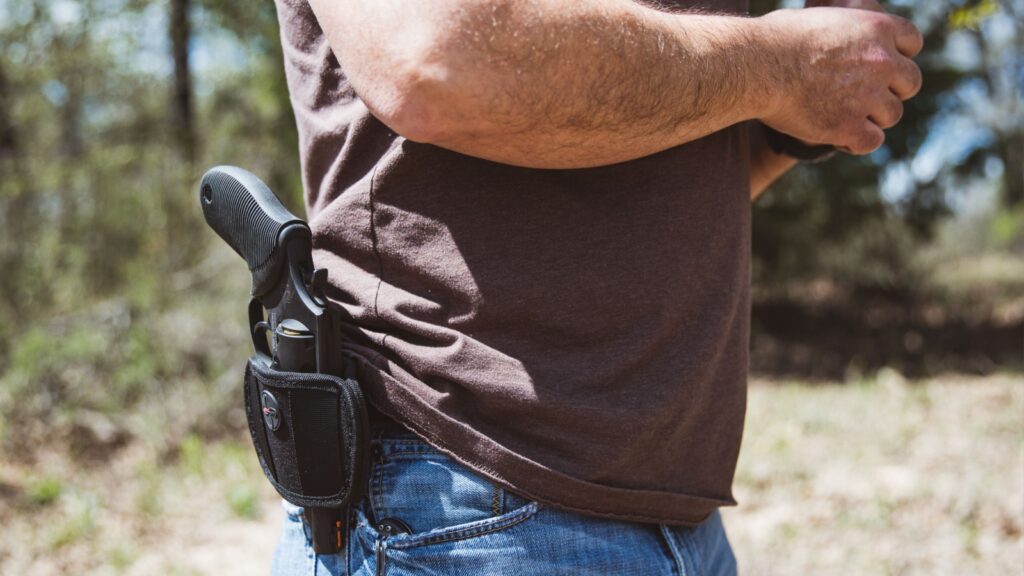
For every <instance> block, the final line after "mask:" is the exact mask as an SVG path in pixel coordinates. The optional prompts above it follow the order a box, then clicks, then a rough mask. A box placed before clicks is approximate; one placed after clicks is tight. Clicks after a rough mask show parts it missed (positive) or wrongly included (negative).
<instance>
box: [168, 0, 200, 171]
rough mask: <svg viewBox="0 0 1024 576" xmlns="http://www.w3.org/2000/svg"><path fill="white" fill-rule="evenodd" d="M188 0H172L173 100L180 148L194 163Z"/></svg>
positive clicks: (190, 27)
mask: <svg viewBox="0 0 1024 576" xmlns="http://www.w3.org/2000/svg"><path fill="white" fill-rule="evenodd" d="M190 7H191V2H190V1H189V0H171V10H170V12H171V14H170V18H169V21H170V37H171V58H172V60H173V62H174V98H173V103H172V114H171V118H172V119H173V123H174V127H175V130H174V132H175V134H176V135H177V141H178V147H179V149H180V152H181V155H182V157H183V158H185V159H186V160H188V162H189V163H190V164H191V163H192V161H193V160H194V159H195V144H196V139H195V126H194V124H193V121H192V71H191V67H190V66H189V43H190V41H191V39H192V26H191V15H190V11H189V9H190Z"/></svg>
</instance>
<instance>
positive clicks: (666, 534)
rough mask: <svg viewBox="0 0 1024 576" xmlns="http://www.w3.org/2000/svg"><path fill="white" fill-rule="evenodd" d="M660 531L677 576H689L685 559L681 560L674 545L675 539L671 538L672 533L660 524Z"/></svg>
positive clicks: (681, 557) (679, 552) (680, 553)
mask: <svg viewBox="0 0 1024 576" xmlns="http://www.w3.org/2000/svg"><path fill="white" fill-rule="evenodd" d="M658 528H659V529H660V530H661V536H662V537H663V538H664V539H665V543H666V544H668V550H669V552H671V554H672V559H673V560H674V561H675V563H676V569H677V570H678V571H679V576H691V575H690V573H689V572H690V571H689V568H687V566H686V559H685V558H683V554H682V552H681V551H680V550H679V547H678V546H677V545H676V539H675V538H673V537H672V531H671V530H670V529H669V527H668V526H665V525H664V524H661V525H659V526H658Z"/></svg>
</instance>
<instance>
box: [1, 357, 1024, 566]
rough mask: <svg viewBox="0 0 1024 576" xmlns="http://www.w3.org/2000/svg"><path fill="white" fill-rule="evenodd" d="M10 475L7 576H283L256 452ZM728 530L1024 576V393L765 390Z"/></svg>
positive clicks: (132, 458)
mask: <svg viewBox="0 0 1024 576" xmlns="http://www.w3.org/2000/svg"><path fill="white" fill-rule="evenodd" d="M153 453H154V450H153V448H152V447H150V446H147V445H146V444H145V443H144V442H142V441H138V442H136V443H134V444H133V445H131V446H129V447H127V448H125V449H123V450H121V451H120V452H118V454H117V456H116V457H115V458H114V459H113V460H110V461H108V462H106V463H105V464H103V465H100V466H93V467H85V468H82V467H78V468H74V467H73V466H72V464H71V463H70V461H69V460H67V459H66V458H65V457H63V456H60V455H58V454H54V455H52V456H48V455H42V456H41V458H40V459H39V460H38V461H37V463H36V464H34V465H32V466H31V467H26V466H24V465H21V466H19V467H17V468H15V467H13V466H12V465H10V464H3V463H0V482H2V484H0V488H2V490H3V491H2V493H0V522H2V526H3V529H2V530H3V538H0V574H12V575H13V574H19V575H20V574H25V575H49V574H53V575H58V574H61V575H64V574H110V575H116V574H125V575H147V576H148V575H153V574H168V575H190V574H204V575H205V574H209V575H214V574H216V575H228V576H230V575H236V574H237V575H242V574H266V573H267V572H268V570H269V560H270V557H271V554H272V548H273V545H274V542H275V539H276V536H277V528H278V525H279V522H280V521H281V512H280V509H279V507H278V505H277V499H276V498H275V497H274V494H273V493H272V491H271V489H270V488H269V486H268V485H267V483H266V482H265V481H264V480H263V478H262V476H261V475H260V473H259V471H258V469H257V467H256V463H255V457H254V456H253V455H252V454H251V452H250V448H249V446H248V445H247V444H246V443H245V442H244V438H239V439H237V440H236V439H227V440H220V441H218V442H215V443H212V444H203V443H202V442H200V441H199V440H198V439H195V438H190V439H187V440H186V441H185V442H184V443H183V445H182V449H181V450H180V452H178V453H177V455H176V456H175V457H174V458H171V459H168V461H166V462H162V463H157V462H153V461H152V454H153ZM736 496H737V499H738V500H739V501H740V506H739V507H738V508H734V509H729V510H727V511H726V512H725V518H726V523H727V528H728V530H729V534H730V537H731V539H732V541H733V544H734V546H735V548H736V551H737V555H738V556H739V559H740V564H741V573H742V574H747V575H771V574H779V575H810V574H826V575H832V574H837V575H845V574H849V575H874V574H883V575H885V574H907V575H910V574H922V575H923V574H927V575H943V574H949V575H988V574H992V575H1007V574H1021V573H1022V570H1024V536H1022V525H1024V379H1022V378H1021V377H1019V376H997V377H989V378H985V379H974V378H964V377H945V378H942V379H938V380H933V381H930V382H926V383H906V382H904V381H902V379H900V378H899V377H898V376H896V375H895V374H886V373H883V374H882V375H881V376H880V377H879V378H878V379H876V380H872V381H868V382H863V383H852V384H846V385H806V384H779V383H774V384H768V383H764V382H757V383H754V384H753V385H752V387H751V395H750V404H749V408H748V421H747V428H746V439H745V443H744V447H743V453H742V456H741V460H740V465H739V471H738V474H737V485H736Z"/></svg>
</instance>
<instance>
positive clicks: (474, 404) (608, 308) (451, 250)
mask: <svg viewBox="0 0 1024 576" xmlns="http://www.w3.org/2000/svg"><path fill="white" fill-rule="evenodd" d="M276 2H277V9H278V17H279V22H280V27H281V39H282V43H283V49H284V65H285V71H286V74H287V80H288V88H289V91H290V93H291V102H292V106H293V108H294V111H295V118H296V122H297V126H298V133H299V145H300V158H301V164H302V177H303V185H304V187H305V194H306V208H307V211H308V216H309V219H310V225H311V227H312V229H313V235H314V239H313V242H314V253H313V256H314V259H315V261H316V264H317V265H318V266H320V267H324V268H327V269H328V271H329V286H328V291H327V294H328V298H329V300H330V303H331V306H332V308H334V309H335V311H336V312H337V314H338V317H339V318H343V320H344V321H343V322H339V323H338V324H339V326H340V327H341V328H340V331H339V337H340V340H341V342H342V344H341V345H340V347H339V350H338V354H339V355H341V356H343V357H344V359H345V361H346V362H348V363H350V364H352V365H354V366H356V367H357V368H358V372H359V374H360V378H361V380H362V382H363V385H364V388H365V391H366V394H367V395H368V397H369V398H370V401H371V402H372V404H373V405H374V406H375V407H376V408H377V409H379V410H380V411H381V412H383V413H384V414H386V415H388V416H390V417H392V418H394V419H395V420H397V421H399V422H401V423H402V424H404V425H405V426H407V427H409V428H410V429H412V430H413V431H415V432H416V433H418V434H419V435H420V436H422V437H423V438H425V439H426V440H427V441H428V442H430V443H431V444H433V445H434V446H435V447H437V448H438V449H440V450H442V451H444V452H445V453H448V454H450V455H451V456H453V457H454V458H456V459H457V460H459V461H461V462H462V463H464V464H466V465H467V466H469V467H470V468H472V469H473V470H475V471H476V472H478V473H480V474H482V475H484V476H487V477H489V478H491V479H492V480H494V481H495V482H497V483H499V484H501V485H504V486H506V487H508V488H510V489H512V490H513V491H516V492H518V493H521V494H523V495H524V496H526V497H529V498H531V499H535V500H538V501H540V502H542V503H546V504H548V505H552V506H555V507H559V508H562V509H567V510H573V511H577V512H581V513H584V514H591V515H596V516H602V517H608V518H617V519H623V520H632V521H639V522H658V523H665V524H690V525H692V524H695V523H697V522H699V521H701V520H702V519H704V518H705V517H707V516H708V515H709V514H710V513H711V512H712V511H713V510H714V509H715V508H717V507H719V506H723V505H730V504H733V503H734V500H733V497H732V492H731V484H732V478H733V474H734V470H735V466H736V459H737V455H738V452H739V446H740V438H741V435H742V427H743V416H744V409H745V399H746V378H747V364H748V362H747V349H748V334H749V292H750V289H749V285H750V200H749V184H748V178H749V176H748V149H747V146H748V141H747V134H746V129H745V127H744V126H743V125H737V126H734V127H731V128H728V129H725V130H722V131H720V132H717V133H714V134H711V135H710V136H707V137H705V138H702V139H700V140H696V141H693V142H689V143H687V144H684V145H681V146H677V147H675V148H671V149H669V150H665V151H663V152H660V153H657V154H653V155H651V156H647V157H644V158H640V159H637V160H633V161H629V162H624V163H621V164H615V165H611V166H605V167H599V168H590V169H576V170H537V169H528V168H520V167H514V166H508V165H503V164H499V163H495V162H490V161H487V160H482V159H478V158H473V157H470V156H467V155H463V154H459V153H456V152H452V151H449V150H445V149H442V148H439V147H436V146H432V145H428V144H421V143H415V142H412V141H409V140H407V139H405V138H403V137H402V136H400V135H398V134H396V133H395V132H393V131H391V130H390V129H388V127H387V126H385V125H384V124H382V123H381V122H380V121H379V120H377V119H376V118H374V116H373V115H372V114H370V112H369V111H368V110H367V107H366V106H365V105H364V104H363V102H362V101H361V100H360V99H359V95H358V94H356V93H355V92H354V90H353V88H352V86H351V85H350V84H349V82H348V80H347V79H346V77H345V71H344V67H343V66H341V65H339V62H338V60H337V59H336V58H335V56H334V55H333V53H332V51H331V49H330V46H329V45H328V43H327V40H326V38H325V36H324V34H323V32H322V30H321V29H320V26H319V25H318V23H317V20H316V18H315V16H314V15H313V13H312V11H311V9H310V8H309V6H308V4H307V3H306V1H305V0H276ZM689 4H690V5H693V3H689ZM679 5H680V6H682V7H685V6H687V3H679ZM700 6H701V7H702V8H705V9H712V10H716V11H727V12H737V13H745V11H746V1H745V0H722V1H712V2H704V3H701V4H700Z"/></svg>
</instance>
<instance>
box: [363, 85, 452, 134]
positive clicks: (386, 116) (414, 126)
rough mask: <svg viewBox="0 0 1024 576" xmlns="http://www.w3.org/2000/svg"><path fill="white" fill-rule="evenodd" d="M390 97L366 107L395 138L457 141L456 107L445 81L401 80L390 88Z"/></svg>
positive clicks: (367, 103) (388, 95)
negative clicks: (454, 107) (395, 135)
mask: <svg viewBox="0 0 1024 576" xmlns="http://www.w3.org/2000/svg"><path fill="white" fill-rule="evenodd" d="M387 91H388V94H386V95H385V97H384V98H381V99H379V100H376V101H369V102H366V105H367V107H369V108H370V111H371V112H372V113H373V114H374V116H376V117H377V119H378V120H380V121H381V122H383V123H384V124H385V125H386V126H387V127H388V128H390V129H391V130H392V131H393V132H395V133H396V134H398V135H400V136H402V137H404V138H406V139H408V140H412V141H413V142H419V143H423V144H437V145H439V144H442V143H444V142H447V141H449V140H451V139H452V138H453V137H457V135H458V132H459V128H460V125H459V123H458V122H457V121H456V119H455V117H456V116H457V114H456V110H455V109H453V106H457V103H456V102H455V98H454V97H453V96H452V95H450V94H451V90H450V89H449V88H448V87H447V86H446V85H445V83H444V82H443V81H438V80H437V79H433V78H423V77H422V76H418V75H417V76H414V77H412V78H401V79H399V80H398V81H396V82H394V83H393V85H392V86H389V87H388V88H387Z"/></svg>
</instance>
